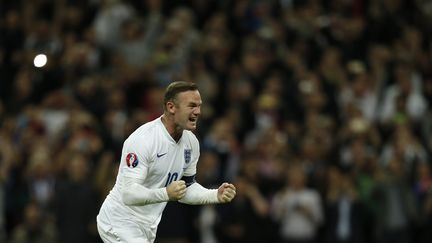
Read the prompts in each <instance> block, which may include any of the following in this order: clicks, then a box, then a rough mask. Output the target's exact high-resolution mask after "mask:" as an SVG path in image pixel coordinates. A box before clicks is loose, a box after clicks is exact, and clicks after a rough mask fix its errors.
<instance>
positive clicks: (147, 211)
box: [98, 117, 199, 233]
mask: <svg viewBox="0 0 432 243" xmlns="http://www.w3.org/2000/svg"><path fill="white" fill-rule="evenodd" d="M189 153H190V156H188V155H189ZM132 154H133V156H131V155H132ZM128 155H129V156H128ZM187 157H189V158H190V159H188V160H187V159H186V158H187ZM127 158H129V166H128V163H127ZM131 158H132V159H131ZM134 158H136V160H137V161H136V162H137V163H136V165H135V166H133V163H131V162H133V161H135V159H134ZM198 158H199V143H198V140H197V138H196V137H195V135H194V134H193V133H192V132H190V131H186V130H185V131H183V135H182V137H181V139H180V140H179V141H178V142H175V141H174V139H173V138H172V137H171V136H170V135H169V133H168V131H167V130H166V128H165V126H164V125H163V123H162V121H161V118H160V117H159V118H157V119H155V120H153V121H151V122H148V123H146V124H144V125H142V126H141V127H139V128H138V129H137V130H136V131H134V132H133V133H132V134H131V135H130V136H129V137H128V138H127V139H126V141H125V142H124V144H123V150H122V156H121V161H120V165H119V172H118V175H117V180H116V183H115V185H114V188H113V189H112V190H111V191H110V193H109V195H108V196H107V198H106V199H105V201H104V203H103V205H102V207H101V209H100V212H99V215H98V220H99V222H100V221H103V222H108V224H110V225H117V226H118V227H121V224H119V223H118V222H124V221H133V222H135V223H136V224H137V225H139V226H140V227H141V228H144V229H149V228H151V229H152V230H153V231H154V233H155V232H156V228H157V225H158V224H159V222H160V219H161V216H162V211H163V210H164V208H165V206H166V202H161V203H152V204H146V200H147V199H145V197H146V196H143V197H144V198H141V199H142V200H143V201H142V205H139V206H131V205H126V204H125V201H124V199H126V202H129V203H132V202H135V203H137V202H138V201H139V200H141V199H138V198H137V197H135V198H134V196H133V194H137V193H140V192H139V191H141V190H145V189H143V188H142V187H144V188H146V189H148V190H150V191H152V190H155V191H153V192H155V194H156V195H160V194H159V193H160V191H159V192H156V191H158V190H160V189H161V188H163V190H165V187H166V185H167V184H169V183H170V182H172V181H174V180H180V178H181V177H182V176H193V175H195V174H196V164H197V162H198ZM126 178H134V179H135V180H136V181H138V182H139V183H140V184H139V185H140V186H137V185H134V183H131V182H130V180H129V179H126ZM141 186H142V187H141ZM124 196H125V197H124ZM129 200H130V201H129ZM147 202H148V203H151V202H150V201H147ZM138 204H141V203H138ZM144 204H146V205H144Z"/></svg>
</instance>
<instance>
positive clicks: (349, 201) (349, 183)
mask: <svg viewBox="0 0 432 243" xmlns="http://www.w3.org/2000/svg"><path fill="white" fill-rule="evenodd" d="M327 171H328V189H327V194H326V201H325V205H326V207H325V211H326V224H325V225H324V228H325V232H326V233H325V235H326V237H325V242H328V243H361V242H368V241H367V240H366V239H367V237H365V235H366V234H365V233H366V231H364V225H365V220H364V217H365V214H364V210H363V205H362V202H361V201H360V200H359V197H358V193H357V191H356V188H355V185H354V181H353V180H352V178H351V177H350V175H349V174H348V173H346V172H343V171H341V170H340V169H339V168H337V167H330V168H328V170H327Z"/></svg>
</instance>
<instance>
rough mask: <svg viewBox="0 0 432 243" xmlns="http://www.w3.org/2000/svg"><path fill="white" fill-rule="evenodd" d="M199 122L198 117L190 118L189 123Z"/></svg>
mask: <svg viewBox="0 0 432 243" xmlns="http://www.w3.org/2000/svg"><path fill="white" fill-rule="evenodd" d="M197 120H198V117H190V118H189V121H190V122H196V121H197Z"/></svg>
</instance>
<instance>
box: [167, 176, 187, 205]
mask: <svg viewBox="0 0 432 243" xmlns="http://www.w3.org/2000/svg"><path fill="white" fill-rule="evenodd" d="M166 190H167V193H168V197H169V200H170V201H177V200H180V199H182V198H183V197H184V195H185V194H186V183H185V181H182V180H180V181H173V182H171V184H169V185H168V186H167V187H166Z"/></svg>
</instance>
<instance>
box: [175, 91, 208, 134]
mask: <svg viewBox="0 0 432 243" xmlns="http://www.w3.org/2000/svg"><path fill="white" fill-rule="evenodd" d="M175 104H176V105H175V106H174V122H175V124H176V125H177V126H179V127H180V128H182V129H186V130H195V129H196V126H197V122H198V116H199V115H200V114H201V104H202V100H201V95H200V93H199V91H198V90H194V91H185V92H181V93H179V94H177V98H176V101H175Z"/></svg>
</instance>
